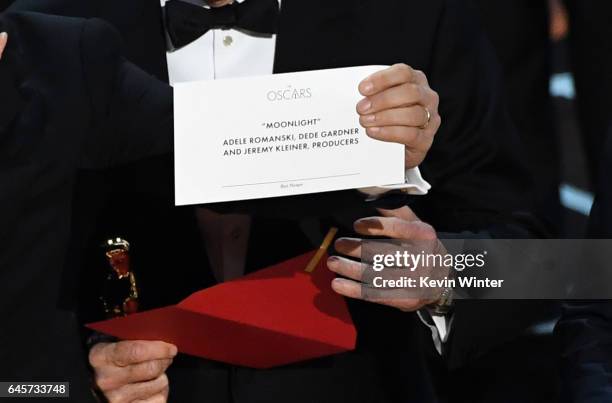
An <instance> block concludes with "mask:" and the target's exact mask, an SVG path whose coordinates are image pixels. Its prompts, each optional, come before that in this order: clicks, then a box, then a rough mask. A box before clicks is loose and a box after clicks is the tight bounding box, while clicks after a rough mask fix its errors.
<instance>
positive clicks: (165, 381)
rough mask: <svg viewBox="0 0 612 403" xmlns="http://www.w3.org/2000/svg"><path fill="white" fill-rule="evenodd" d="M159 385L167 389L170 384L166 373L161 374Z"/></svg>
mask: <svg viewBox="0 0 612 403" xmlns="http://www.w3.org/2000/svg"><path fill="white" fill-rule="evenodd" d="M160 384H161V387H162V388H163V389H167V388H168V387H169V386H170V381H169V380H168V375H166V374H162V375H161V380H160Z"/></svg>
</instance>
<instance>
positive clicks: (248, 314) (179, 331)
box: [87, 251, 357, 368]
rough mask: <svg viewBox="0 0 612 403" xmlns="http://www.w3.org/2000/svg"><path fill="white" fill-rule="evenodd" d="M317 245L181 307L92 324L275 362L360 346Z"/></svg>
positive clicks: (244, 361)
mask: <svg viewBox="0 0 612 403" xmlns="http://www.w3.org/2000/svg"><path fill="white" fill-rule="evenodd" d="M314 254H315V251H313V252H310V253H307V254H305V255H302V256H299V257H296V258H294V259H291V260H288V261H286V262H283V263H280V264H278V265H275V266H272V267H269V268H267V269H264V270H261V271H258V272H256V273H253V274H250V275H248V276H245V277H242V278H240V279H237V280H233V281H229V282H227V283H223V284H220V285H217V286H214V287H211V288H207V289H205V290H202V291H198V292H196V293H195V294H193V295H191V296H190V297H188V298H187V299H185V300H183V301H182V302H181V303H179V304H178V305H175V306H169V307H165V308H161V309H155V310H151V311H146V312H141V313H136V314H132V315H130V316H126V317H121V318H116V319H111V320H106V321H103V322H96V323H92V324H89V325H87V326H88V327H89V328H91V329H93V330H96V331H98V332H101V333H105V334H109V335H112V336H116V337H118V338H120V339H126V340H162V341H165V342H168V343H172V344H175V345H176V346H177V347H178V349H179V351H180V352H182V353H185V354H190V355H195V356H198V357H203V358H208V359H212V360H216V361H221V362H226V363H229V364H234V365H240V366H245V367H251V368H271V367H276V366H280V365H285V364H290V363H294V362H299V361H305V360H309V359H312V358H317V357H323V356H327V355H332V354H337V353H342V352H345V351H350V350H353V349H354V348H355V340H356V336H357V334H356V330H355V326H354V325H353V321H352V320H351V316H350V314H349V311H348V309H347V306H346V302H345V301H344V298H343V297H341V296H339V295H337V294H336V293H334V292H333V290H332V289H331V281H332V279H333V278H334V274H333V273H331V272H330V271H329V270H328V269H327V267H326V264H325V261H326V257H325V256H324V258H323V259H321V260H320V262H319V264H318V266H317V267H316V269H315V270H314V272H312V273H307V272H305V271H304V269H305V268H306V266H307V265H308V262H309V261H310V260H311V258H312V257H313V256H314Z"/></svg>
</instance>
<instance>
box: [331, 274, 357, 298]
mask: <svg viewBox="0 0 612 403" xmlns="http://www.w3.org/2000/svg"><path fill="white" fill-rule="evenodd" d="M332 289H333V290H334V291H335V292H336V293H337V294H340V295H342V296H345V297H347V298H353V299H363V298H362V296H361V283H358V282H356V281H353V280H347V279H344V278H335V279H334V280H332Z"/></svg>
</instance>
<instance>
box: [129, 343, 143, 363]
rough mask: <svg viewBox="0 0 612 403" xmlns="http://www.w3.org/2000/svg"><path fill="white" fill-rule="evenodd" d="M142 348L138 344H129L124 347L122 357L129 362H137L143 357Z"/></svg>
mask: <svg viewBox="0 0 612 403" xmlns="http://www.w3.org/2000/svg"><path fill="white" fill-rule="evenodd" d="M144 352H145V351H144V348H143V346H142V345H141V344H140V343H135V342H133V343H130V344H127V345H126V349H125V353H124V357H125V359H126V360H127V361H129V362H134V361H138V360H139V359H140V358H141V357H142V356H143V355H144Z"/></svg>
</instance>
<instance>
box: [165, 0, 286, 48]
mask: <svg viewBox="0 0 612 403" xmlns="http://www.w3.org/2000/svg"><path fill="white" fill-rule="evenodd" d="M279 14H280V12H279V5H278V0H246V1H244V2H242V3H238V2H234V3H232V4H229V5H227V6H223V7H216V8H204V7H200V6H196V5H194V4H190V3H186V2H184V1H180V0H172V1H169V2H167V3H166V6H165V15H166V30H167V31H168V35H169V36H170V40H171V41H172V45H173V46H174V48H175V49H179V48H182V47H183V46H185V45H188V44H190V43H191V42H193V41H195V40H196V39H198V38H199V37H201V36H202V35H204V34H205V33H206V32H208V31H209V30H211V29H215V28H223V29H230V28H238V29H244V30H246V31H251V32H257V33H260V34H274V33H276V29H277V25H278V17H279Z"/></svg>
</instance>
